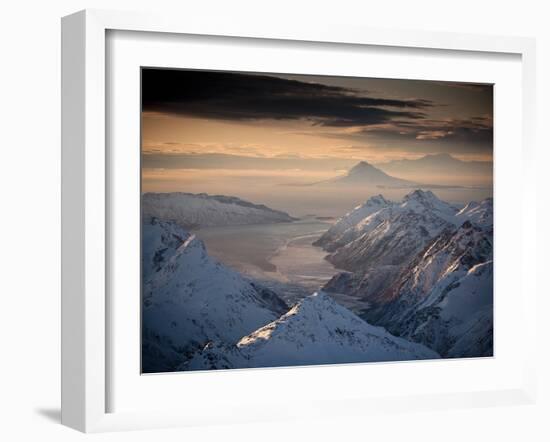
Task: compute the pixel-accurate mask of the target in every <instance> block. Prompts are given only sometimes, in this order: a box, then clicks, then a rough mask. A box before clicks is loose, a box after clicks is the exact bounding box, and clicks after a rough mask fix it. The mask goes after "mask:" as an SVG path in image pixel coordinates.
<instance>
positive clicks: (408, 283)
mask: <svg viewBox="0 0 550 442" xmlns="http://www.w3.org/2000/svg"><path fill="white" fill-rule="evenodd" d="M492 258H493V247H492V233H487V232H486V231H485V229H483V228H481V227H479V226H476V225H473V224H472V223H471V222H469V221H466V222H465V223H464V224H463V225H462V226H461V227H460V228H459V229H457V230H455V231H446V232H443V233H442V234H441V235H440V236H439V237H437V238H436V239H435V240H434V241H433V242H432V243H431V244H430V245H429V246H428V247H427V248H426V250H425V251H424V252H422V253H420V254H419V255H418V256H417V258H415V260H413V262H412V263H411V265H410V266H409V267H407V268H406V269H405V270H404V271H403V272H402V274H401V277H400V278H398V279H397V281H396V282H395V283H394V284H393V285H392V286H391V287H390V288H389V289H388V290H387V291H386V292H385V294H384V295H383V296H382V297H381V298H382V299H384V300H385V301H386V302H385V303H379V305H378V306H376V307H374V308H372V309H370V310H368V311H367V312H365V313H364V317H365V318H366V319H367V320H370V321H372V322H374V323H376V324H379V325H383V326H385V327H387V328H388V329H389V330H390V331H391V332H392V333H395V334H397V335H399V336H403V337H406V338H408V339H412V340H415V341H417V342H421V343H423V344H425V345H427V346H429V347H430V348H433V349H435V350H437V351H438V352H439V353H440V354H441V355H443V356H456V357H458V356H483V355H487V354H489V353H490V352H491V351H492V304H493V303H492V298H493V279H492V275H493V274H492ZM472 293H476V294H477V297H476V296H473V295H472ZM459 338H460V340H461V344H460V345H458V344H457V347H456V348H455V349H452V347H453V346H454V345H455V341H456V340H457V339H459ZM484 340H485V341H484ZM480 342H484V344H480ZM461 352H462V353H461Z"/></svg>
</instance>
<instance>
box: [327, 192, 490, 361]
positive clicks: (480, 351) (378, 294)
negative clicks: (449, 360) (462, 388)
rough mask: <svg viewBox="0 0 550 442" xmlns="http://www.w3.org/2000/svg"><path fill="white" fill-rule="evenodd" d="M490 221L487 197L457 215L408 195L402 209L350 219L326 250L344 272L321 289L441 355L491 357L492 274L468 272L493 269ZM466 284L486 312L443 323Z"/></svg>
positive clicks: (426, 196) (430, 197) (420, 195)
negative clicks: (352, 300) (475, 287)
mask: <svg viewBox="0 0 550 442" xmlns="http://www.w3.org/2000/svg"><path fill="white" fill-rule="evenodd" d="M492 219H493V201H492V199H491V198H489V199H486V200H484V201H482V202H479V203H478V202H472V203H469V204H468V205H467V206H466V207H464V208H463V209H462V210H460V211H457V210H456V209H455V208H454V207H453V206H451V205H449V204H447V203H445V202H444V201H441V200H439V199H438V198H437V197H436V196H435V195H434V194H433V193H432V192H429V191H428V192H425V191H421V190H416V191H414V192H411V193H410V194H409V195H407V196H406V197H405V198H404V199H403V201H402V202H401V203H399V204H393V205H389V206H387V207H383V208H381V209H380V210H379V211H376V212H374V213H370V214H369V215H367V216H366V217H365V218H364V219H362V220H359V221H357V219H354V220H353V221H354V225H352V226H351V227H348V228H347V229H346V230H344V232H343V233H342V232H339V234H340V236H339V237H338V238H336V239H332V242H326V243H325V244H324V247H325V249H327V247H331V246H332V247H334V250H333V251H332V253H331V254H330V255H329V256H328V257H327V259H329V260H330V261H331V262H333V263H334V264H335V265H337V266H339V267H340V268H344V269H346V270H348V271H345V272H341V273H339V274H337V275H335V276H334V277H333V278H332V279H331V280H330V281H329V282H328V283H327V284H326V285H325V287H324V289H325V290H327V291H328V292H330V293H343V294H345V295H348V296H352V297H356V298H357V299H358V303H357V308H356V309H355V310H356V311H357V313H358V314H359V315H360V316H361V317H362V318H364V319H366V320H367V321H368V322H369V323H371V324H376V325H381V326H384V327H386V328H387V329H388V330H389V331H390V332H392V333H393V334H395V335H398V336H402V337H405V338H407V339H410V340H414V341H417V342H421V343H423V344H425V345H426V346H428V347H430V348H432V349H434V350H436V351H437V352H439V353H440V354H441V355H443V356H451V357H458V356H484V355H489V354H491V352H492V301H491V302H489V299H491V300H492V273H491V272H492V270H491V271H489V270H487V271H484V272H481V273H480V272H477V273H476V272H474V273H470V272H471V271H472V269H474V268H478V270H479V269H485V268H486V267H483V266H484V265H487V263H490V262H492V259H493V227H492ZM350 224H351V223H350ZM480 265H481V266H482V267H476V266H480ZM491 269H492V263H491ZM489 274H490V275H491V276H488V275H489ZM468 281H474V282H475V283H476V284H479V286H480V287H485V289H484V290H485V292H484V293H483V294H482V296H483V299H484V300H485V301H486V302H485V304H484V307H480V311H473V310H472V311H470V312H469V315H467V317H466V316H462V317H459V316H457V315H452V318H451V317H449V318H446V317H444V315H445V314H446V312H447V311H448V310H446V309H445V308H443V307H444V305H446V303H447V302H450V301H447V299H448V296H451V295H453V296H455V298H454V299H461V298H462V297H464V296H466V295H463V294H462V292H463V290H465V289H464V288H462V289H461V288H459V287H467V286H468V284H469V283H468ZM365 302H366V303H368V307H365Z"/></svg>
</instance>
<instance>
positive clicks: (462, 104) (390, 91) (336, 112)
mask: <svg viewBox="0 0 550 442" xmlns="http://www.w3.org/2000/svg"><path fill="white" fill-rule="evenodd" d="M141 124H142V146H141V148H142V187H143V190H144V191H175V190H179V191H209V192H216V186H217V187H219V188H220V191H221V190H223V189H227V186H229V188H230V189H232V190H233V191H235V192H236V193H242V192H240V190H242V189H239V187H238V185H241V186H245V187H246V186H249V185H250V183H255V185H256V184H262V183H260V181H264V182H270V183H271V184H292V182H295V181H296V180H298V181H299V182H301V183H304V182H308V181H310V182H312V181H315V180H322V179H327V178H330V177H331V176H334V175H335V174H341V173H344V172H345V170H346V169H349V168H350V167H352V166H353V164H355V163H357V162H358V161H361V160H365V161H368V162H370V163H373V164H375V165H376V164H384V163H387V162H389V161H393V160H402V159H417V158H421V157H423V156H425V155H430V154H438V153H446V154H450V155H452V156H453V157H455V158H457V159H461V160H465V161H492V156H493V87H492V85H487V84H473V83H451V82H436V81H419V80H399V79H373V78H352V77H328V76H315V75H290V74H263V73H239V72H214V71H197V70H176V69H154V68H144V69H142V113H141ZM201 182H203V183H204V185H201V184H200V183H201ZM238 183H240V184H238ZM214 184H215V185H214ZM231 185H235V186H237V187H235V188H233V187H231ZM213 186H214V187H213ZM244 194H247V192H244ZM237 196H238V195H237Z"/></svg>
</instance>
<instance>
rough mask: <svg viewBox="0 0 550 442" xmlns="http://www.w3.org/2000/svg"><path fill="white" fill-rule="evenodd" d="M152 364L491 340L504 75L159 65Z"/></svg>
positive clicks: (152, 84) (152, 86)
mask: <svg viewBox="0 0 550 442" xmlns="http://www.w3.org/2000/svg"><path fill="white" fill-rule="evenodd" d="M141 98H142V103H141V105H142V107H141V188H142V189H141V190H142V193H141V301H142V310H141V312H142V318H141V325H142V331H141V333H142V339H141V343H142V348H141V356H142V361H141V366H142V372H143V373H163V372H178V371H197V370H220V369H247V368H267V367H290V366H311V365H320V364H349V363H368V362H388V361H410V360H430V359H440V358H479V357H491V356H493V86H492V85H491V84H479V83H457V82H443V81H427V80H406V79H381V78H356V77H335V76H321V75H292V74H278V73H245V72H225V71H205V70H182V69H159V68H142V70H141Z"/></svg>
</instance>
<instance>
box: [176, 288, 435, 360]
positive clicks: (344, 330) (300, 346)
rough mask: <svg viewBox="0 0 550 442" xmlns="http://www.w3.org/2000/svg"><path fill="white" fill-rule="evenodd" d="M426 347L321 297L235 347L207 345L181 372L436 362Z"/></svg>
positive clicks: (304, 302)
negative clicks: (401, 361)
mask: <svg viewBox="0 0 550 442" xmlns="http://www.w3.org/2000/svg"><path fill="white" fill-rule="evenodd" d="M438 357H439V355H438V354H437V353H435V352H433V351H431V350H429V349H428V348H426V347H424V346H422V345H419V344H416V343H412V342H409V341H406V340H404V339H400V338H397V337H395V336H392V335H391V334H390V333H388V332H387V331H385V330H384V329H382V328H380V327H374V326H372V325H370V324H368V323H366V322H365V321H363V320H362V319H360V318H359V317H357V316H356V315H355V314H354V313H352V312H351V311H349V310H348V309H346V308H344V307H342V306H341V305H339V304H337V303H336V302H335V301H334V300H333V299H332V298H331V297H330V296H328V295H327V294H325V293H323V292H319V293H315V294H313V295H311V296H309V297H307V298H305V299H303V300H302V301H300V302H299V303H298V304H296V305H295V306H294V307H293V308H292V309H291V310H290V311H289V312H288V313H286V314H285V315H283V316H282V317H280V318H279V319H277V320H276V321H273V322H271V323H270V324H268V325H266V326H264V327H262V328H260V329H258V330H256V331H255V332H253V333H251V334H249V335H248V336H245V337H243V338H242V339H240V340H239V342H238V343H237V344H236V346H225V345H221V344H210V345H208V346H207V347H206V348H204V349H203V350H202V351H199V352H197V354H196V355H195V356H194V357H193V358H192V360H191V361H190V363H189V364H188V365H187V366H185V367H182V368H185V369H187V370H204V369H219V368H246V367H275V366H293V365H311V364H342V363H352V362H375V361H399V360H411V359H435V358H438Z"/></svg>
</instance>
